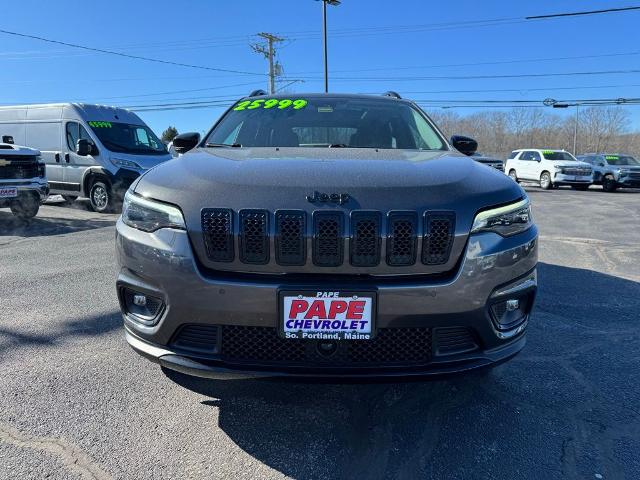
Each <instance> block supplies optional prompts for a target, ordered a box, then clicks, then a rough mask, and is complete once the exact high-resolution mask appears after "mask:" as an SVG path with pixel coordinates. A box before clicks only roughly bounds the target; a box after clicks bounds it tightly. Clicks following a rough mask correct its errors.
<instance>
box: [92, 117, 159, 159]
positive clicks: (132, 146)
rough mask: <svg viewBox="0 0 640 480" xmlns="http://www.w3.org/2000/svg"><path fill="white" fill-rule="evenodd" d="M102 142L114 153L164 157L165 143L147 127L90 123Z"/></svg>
mask: <svg viewBox="0 0 640 480" xmlns="http://www.w3.org/2000/svg"><path fill="white" fill-rule="evenodd" d="M88 124H89V126H90V127H91V130H93V133H95V134H96V136H97V137H98V139H99V140H100V142H102V144H103V145H104V146H105V147H107V148H108V149H109V150H111V151H112V152H120V153H131V154H133V155H162V154H165V153H167V149H166V148H165V146H164V143H162V142H161V141H160V139H158V137H156V135H155V133H153V132H152V131H151V129H150V128H149V127H147V126H146V125H131V124H128V123H114V122H98V121H91V122H88Z"/></svg>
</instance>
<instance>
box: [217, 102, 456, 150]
mask: <svg viewBox="0 0 640 480" xmlns="http://www.w3.org/2000/svg"><path fill="white" fill-rule="evenodd" d="M206 143H207V144H208V145H210V146H219V145H233V146H238V147H239V146H242V147H320V148H322V147H324V148H327V147H333V148H340V147H342V148H380V149H419V150H446V149H447V146H446V143H445V142H444V141H443V140H442V138H441V137H440V135H438V133H436V131H435V130H434V128H433V127H432V126H431V125H430V124H429V122H428V121H427V120H426V119H425V117H424V116H423V115H422V114H421V113H420V112H419V111H418V110H417V109H415V108H414V107H412V106H411V105H410V104H408V103H404V102H400V101H391V100H389V99H386V98H380V99H376V98H372V99H369V98H364V99H363V98H349V97H332V96H325V95H323V96H322V97H320V96H318V97H313V96H311V97H303V96H301V97H291V98H281V97H277V98H271V97H264V98H260V99H257V100H243V101H240V102H238V103H237V104H236V105H235V106H234V107H233V108H232V109H231V110H229V112H228V113H227V114H226V115H225V116H224V118H223V119H222V120H221V121H220V122H219V123H218V125H217V126H216V127H215V129H214V130H213V131H212V132H211V134H210V135H209V137H208V138H207V141H206Z"/></svg>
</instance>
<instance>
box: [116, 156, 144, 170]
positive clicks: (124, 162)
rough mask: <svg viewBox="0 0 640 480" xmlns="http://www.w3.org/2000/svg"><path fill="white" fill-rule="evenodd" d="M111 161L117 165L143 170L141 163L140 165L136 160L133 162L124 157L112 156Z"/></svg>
mask: <svg viewBox="0 0 640 480" xmlns="http://www.w3.org/2000/svg"><path fill="white" fill-rule="evenodd" d="M111 163H113V164H114V165H115V166H116V167H124V168H133V169H134V170H142V168H141V167H140V165H138V164H137V163H136V162H132V161H131V160H124V159H123V158H112V159H111Z"/></svg>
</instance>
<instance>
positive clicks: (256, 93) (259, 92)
mask: <svg viewBox="0 0 640 480" xmlns="http://www.w3.org/2000/svg"><path fill="white" fill-rule="evenodd" d="M266 94H267V92H265V91H264V90H262V89H258V90H254V91H253V92H251V93H250V94H249V96H250V97H261V96H262V95H266Z"/></svg>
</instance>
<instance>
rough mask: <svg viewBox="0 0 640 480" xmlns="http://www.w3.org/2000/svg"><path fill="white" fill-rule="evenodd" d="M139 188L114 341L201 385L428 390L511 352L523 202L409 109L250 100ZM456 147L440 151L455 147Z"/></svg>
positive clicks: (321, 98) (532, 262) (180, 140)
mask: <svg viewBox="0 0 640 480" xmlns="http://www.w3.org/2000/svg"><path fill="white" fill-rule="evenodd" d="M174 145H175V146H176V149H177V150H178V151H181V152H184V151H186V150H187V149H189V148H190V147H194V148H193V149H192V150H191V151H189V152H188V153H186V154H184V155H182V156H180V157H179V158H177V159H175V160H173V161H171V162H167V163H164V164H161V165H159V166H157V167H155V168H153V169H151V170H150V171H149V172H147V173H146V174H144V175H143V176H142V177H140V178H139V179H138V180H137V181H136V182H135V183H134V184H133V185H132V186H131V188H130V189H129V191H128V192H127V194H126V198H125V203H124V208H123V212H122V216H121V218H120V219H119V221H118V224H117V236H116V243H117V257H118V261H119V265H120V270H119V273H118V278H117V291H118V296H119V300H120V305H121V309H122V313H123V317H124V323H125V329H126V339H127V341H128V342H129V344H130V345H131V346H132V347H133V348H134V349H135V350H136V351H138V352H139V353H140V354H142V355H144V356H146V357H147V358H149V359H151V360H153V361H155V362H157V363H159V364H160V365H162V366H163V367H165V368H169V369H173V370H177V371H180V372H183V373H188V374H193V375H198V376H203V377H209V378H229V377H231V378H233V377H246V376H248V377H260V376H281V375H290V376H322V377H337V378H354V377H378V376H393V375H402V376H407V375H431V374H440V373H450V372H459V371H466V370H471V369H474V368H480V367H488V366H491V365H494V364H496V363H498V362H501V361H504V360H506V359H508V358H510V357H512V356H513V355H515V354H516V353H518V352H519V351H520V350H521V349H522V348H523V346H524V344H525V330H526V327H527V323H528V321H529V316H530V312H531V309H532V306H533V302H534V297H535V292H536V287H537V279H536V263H537V234H538V232H537V228H536V226H535V225H534V224H533V221H532V217H531V212H530V206H529V200H528V198H527V196H526V194H525V192H524V191H523V190H522V189H521V188H520V187H519V186H518V185H517V184H516V183H515V182H513V181H511V180H510V179H509V178H508V177H507V176H505V175H504V174H503V173H501V172H499V171H497V170H494V169H490V168H486V167H485V166H484V165H480V164H478V163H476V162H474V161H473V159H471V158H470V157H468V156H466V155H463V154H462V153H460V152H459V151H457V150H456V149H454V148H453V146H457V148H458V149H460V150H461V151H464V153H466V154H469V155H470V154H472V153H473V152H474V151H475V148H476V147H477V144H476V143H475V142H474V141H473V140H471V139H468V138H466V137H452V140H451V145H450V144H449V142H448V141H447V140H445V138H444V137H443V136H442V134H441V133H440V132H439V131H438V129H437V128H436V127H435V125H434V124H433V123H432V122H431V120H430V119H429V118H428V117H427V115H426V114H425V113H424V112H423V111H421V110H420V108H418V107H417V106H416V105H415V104H414V103H413V102H410V101H407V100H403V99H401V98H399V96H398V95H397V94H389V95H386V96H380V97H375V96H365V95H334V94H307V95H304V94H296V95H293V96H292V95H289V96H267V95H264V94H263V93H261V92H258V93H256V92H254V94H252V96H250V97H247V98H243V99H242V100H241V101H239V102H238V103H236V104H235V105H234V106H233V107H231V108H230V109H229V110H228V111H227V112H226V113H225V114H224V115H223V116H222V117H221V119H220V120H219V121H218V122H217V123H216V124H215V125H214V126H213V128H212V129H211V131H210V132H209V133H208V134H207V135H206V137H205V138H204V140H202V141H200V140H199V139H198V136H197V134H185V135H182V136H179V137H177V138H176V140H175V141H174ZM452 145H453V146H452Z"/></svg>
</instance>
